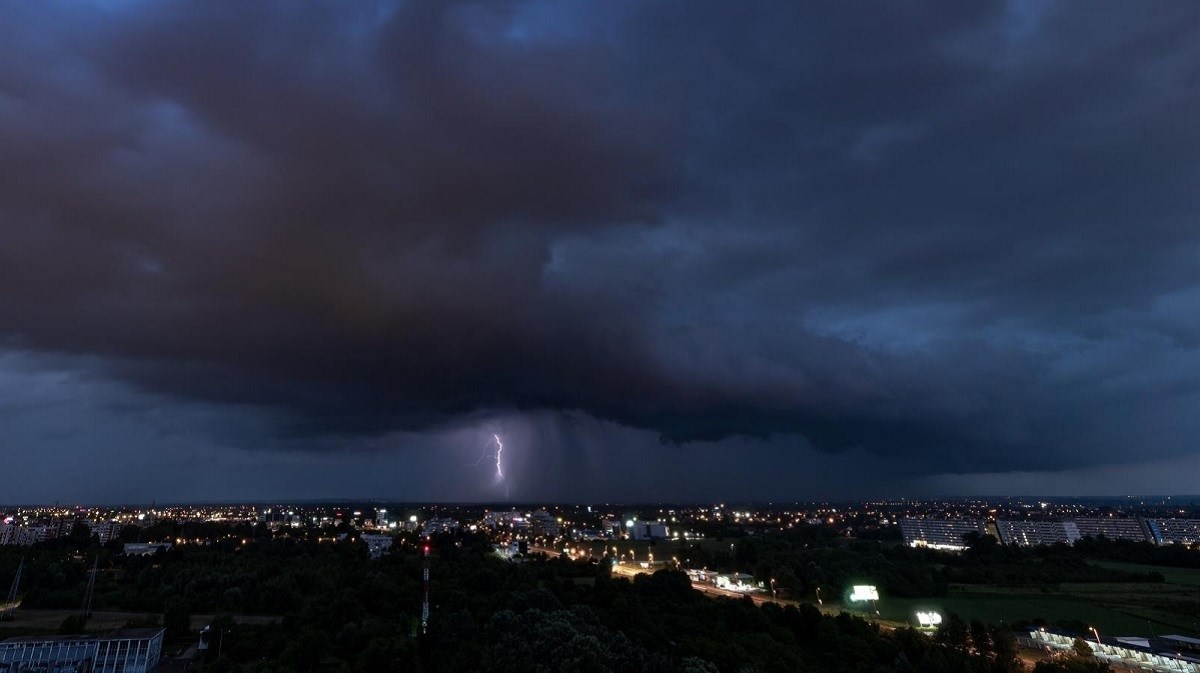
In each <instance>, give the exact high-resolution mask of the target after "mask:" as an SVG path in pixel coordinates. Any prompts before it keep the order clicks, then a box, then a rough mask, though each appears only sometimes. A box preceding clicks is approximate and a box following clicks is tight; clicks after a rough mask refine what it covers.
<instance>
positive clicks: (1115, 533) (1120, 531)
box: [1075, 517, 1152, 542]
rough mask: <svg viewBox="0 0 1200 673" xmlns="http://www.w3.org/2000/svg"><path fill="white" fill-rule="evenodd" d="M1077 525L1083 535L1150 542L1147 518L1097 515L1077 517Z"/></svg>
mask: <svg viewBox="0 0 1200 673" xmlns="http://www.w3.org/2000/svg"><path fill="white" fill-rule="evenodd" d="M1075 527H1076V528H1078V529H1079V535H1080V536H1081V537H1105V538H1108V539H1109V540H1130V541H1132V542H1150V541H1151V540H1152V538H1151V537H1150V529H1149V528H1147V527H1146V521H1145V519H1126V518H1117V517H1095V518H1083V519H1075Z"/></svg>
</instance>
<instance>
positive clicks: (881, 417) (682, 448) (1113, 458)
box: [0, 0, 1200, 503]
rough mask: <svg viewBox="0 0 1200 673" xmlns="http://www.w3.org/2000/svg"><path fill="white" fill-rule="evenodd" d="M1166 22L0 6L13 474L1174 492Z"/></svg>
mask: <svg viewBox="0 0 1200 673" xmlns="http://www.w3.org/2000/svg"><path fill="white" fill-rule="evenodd" d="M1198 20H1200V7H1197V6H1195V5H1189V4H1185V3H1170V4H1166V5H1162V6H1160V7H1157V8H1156V11H1155V12H1153V13H1149V12H1146V11H1145V10H1144V8H1143V7H1141V6H1137V5H1127V4H1120V3H1111V4H1101V5H1095V6H1093V5H1089V6H1083V5H1077V4H1069V3H1062V4H1052V3H1044V4H1042V3H1009V4H994V5H983V6H970V5H962V4H954V3H948V4H945V5H926V6H888V5H870V6H869V7H868V6H867V5H857V4H853V3H851V4H846V5H839V6H836V7H828V6H825V7H819V8H817V7H811V8H805V7H793V6H787V5H784V4H780V3H769V2H765V3H753V2H752V3H737V4H729V3H716V2H713V3H709V2H693V3H686V4H673V3H660V4H651V5H647V4H644V3H624V2H612V3H601V4H587V3H578V4H576V3H548V2H495V3H388V2H381V3H361V4H354V5H344V4H335V3H328V4H326V3H311V4H304V5H294V4H288V3H279V4H269V3H261V4H254V5H251V6H239V7H233V6H222V5H216V4H207V5H206V4H188V3H176V2H161V3H142V2H105V1H101V0H97V1H95V2H89V3H81V4H77V5H68V4H56V3H43V4H36V5H35V4H19V3H12V4H7V5H4V6H0V170H2V172H3V174H4V175H5V179H4V180H3V181H0V462H2V463H3V465H4V468H5V469H4V472H5V474H6V475H8V476H6V477H5V480H4V496H5V498H6V499H10V500H11V501H12V502H13V503H46V502H54V501H61V502H86V503H121V502H150V501H154V500H157V501H159V502H168V501H171V502H186V501H201V502H223V501H234V500H237V501H247V502H250V501H253V502H262V501H264V500H286V499H297V500H304V499H332V498H347V497H349V498H380V499H397V500H404V501H434V500H442V501H447V502H502V501H506V500H508V501H513V502H531V501H551V502H588V501H591V502H603V501H612V502H617V501H625V502H646V501H652V502H657V501H661V502H670V501H687V502H700V501H715V500H727V501H754V502H767V501H776V502H782V501H809V500H814V499H846V500H850V499H858V498H863V497H869V496H880V497H884V496H887V497H927V496H938V495H950V496H960V495H961V496H972V495H980V496H983V495H1004V494H1016V493H1027V494H1033V495H1037V494H1044V495H1123V494H1162V493H1185V494H1186V493H1189V492H1190V491H1194V490H1195V487H1194V482H1195V479H1194V475H1196V474H1200V449H1198V448H1197V444H1196V439H1197V438H1198V437H1200V414H1196V413H1195V411H1196V409H1197V408H1198V407H1197V405H1198V404H1200V349H1197V347H1196V346H1197V343H1200V322H1198V316H1200V259H1198V258H1197V255H1200V228H1197V227H1196V226H1195V213H1196V212H1197V206H1200V191H1197V190H1196V189H1195V185H1196V184H1197V179H1198V178H1200V127H1197V125H1196V124H1195V123H1194V121H1192V120H1194V119H1196V118H1200V99H1198V98H1197V96H1196V82H1197V81H1200V43H1198V42H1197V41H1196V40H1195V39H1193V33H1194V30H1192V28H1193V27H1194V26H1195V25H1197V21H1198Z"/></svg>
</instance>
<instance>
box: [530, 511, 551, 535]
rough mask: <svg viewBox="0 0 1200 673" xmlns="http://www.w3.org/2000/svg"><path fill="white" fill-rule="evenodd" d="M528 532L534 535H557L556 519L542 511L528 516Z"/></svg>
mask: <svg viewBox="0 0 1200 673" xmlns="http://www.w3.org/2000/svg"><path fill="white" fill-rule="evenodd" d="M529 528H530V532H532V533H533V534H534V535H547V536H553V535H558V519H556V518H554V515H553V514H551V513H550V512H547V511H546V510H544V509H539V510H538V511H536V512H534V513H533V514H530V515H529Z"/></svg>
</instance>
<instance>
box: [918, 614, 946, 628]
mask: <svg viewBox="0 0 1200 673" xmlns="http://www.w3.org/2000/svg"><path fill="white" fill-rule="evenodd" d="M917 623H918V624H920V625H921V627H922V628H927V629H928V628H933V627H935V626H938V625H940V624H941V623H942V615H940V614H939V613H937V612H918V613H917Z"/></svg>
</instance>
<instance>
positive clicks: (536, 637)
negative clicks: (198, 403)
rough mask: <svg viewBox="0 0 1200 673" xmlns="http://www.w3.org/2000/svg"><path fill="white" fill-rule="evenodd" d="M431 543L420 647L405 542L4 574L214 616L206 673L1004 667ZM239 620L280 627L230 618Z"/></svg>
mask: <svg viewBox="0 0 1200 673" xmlns="http://www.w3.org/2000/svg"><path fill="white" fill-rule="evenodd" d="M75 543H78V544H85V541H84V539H83V538H82V537H81V538H80V539H79V540H76V541H75ZM434 547H435V550H436V551H435V554H434V559H433V578H434V581H433V591H432V597H433V601H432V603H433V611H432V619H431V621H430V624H429V632H428V634H427V635H424V636H422V635H421V634H420V628H419V615H420V599H421V582H420V577H421V558H420V556H419V554H418V553H417V546H416V545H415V544H408V545H400V546H399V547H398V548H397V549H396V550H395V551H394V552H393V553H389V554H386V555H385V556H384V557H383V558H381V559H378V560H370V559H369V558H368V557H367V554H366V550H365V548H364V546H363V545H360V544H353V543H345V542H343V543H330V542H315V541H309V540H296V539H283V540H268V539H259V540H257V541H256V540H251V539H246V540H245V541H243V540H242V539H232V538H228V539H226V538H224V537H222V538H220V539H215V540H214V541H213V542H212V544H210V545H207V546H205V545H185V546H181V547H177V548H174V549H172V550H170V551H168V552H165V553H160V554H158V555H154V556H145V557H140V556H121V555H117V554H114V553H113V551H114V550H112V549H104V548H100V547H97V546H90V547H87V548H85V549H82V550H80V549H75V548H73V547H72V544H70V543H65V542H63V541H58V543H55V544H47V545H40V546H38V547H37V548H34V549H23V550H19V549H15V548H6V549H4V550H3V553H2V554H0V572H3V573H6V574H7V573H8V572H11V571H12V570H15V567H16V563H17V562H18V560H19V558H20V555H21V553H24V554H25V555H26V559H27V560H26V574H25V578H26V582H24V583H23V586H24V587H25V590H24V591H23V593H24V598H25V600H26V605H27V606H31V607H35V606H52V607H66V608H77V607H78V605H79V600H80V597H81V595H82V592H83V586H84V584H85V582H86V571H87V569H88V568H90V565H91V561H92V559H93V558H94V557H95V555H97V554H98V555H99V557H100V568H101V574H100V577H99V578H98V581H97V591H96V599H95V608H96V609H125V610H139V611H146V612H152V613H161V614H162V618H161V622H160V623H162V624H163V625H164V626H166V627H167V629H168V636H169V642H168V649H169V650H177V649H180V648H182V647H184V646H186V645H187V644H188V643H190V642H194V640H195V638H196V634H195V633H193V632H190V631H189V627H188V620H189V615H190V614H198V613H215V614H217V615H218V617H217V618H216V619H215V620H214V622H213V624H212V626H213V629H214V633H216V634H218V636H217V637H218V638H219V645H218V646H217V647H216V648H215V649H216V652H214V653H213V654H212V655H211V656H212V660H211V661H210V662H209V666H208V669H207V670H211V671H214V672H217V673H220V672H222V671H254V672H259V673H274V672H280V671H339V672H340V671H345V672H350V671H378V670H415V671H428V672H431V673H432V672H439V673H440V672H457V671H514V672H516V671H521V672H523V673H528V672H534V673H537V672H542V671H545V672H550V671H584V672H588V671H593V672H596V673H604V672H607V671H614V672H615V671H631V672H642V671H645V672H662V673H675V672H680V673H682V672H688V673H715V672H718V671H721V672H728V673H743V672H749V671H759V672H762V673H767V672H771V671H781V672H782V671H848V672H855V671H871V672H876V671H879V672H882V671H928V672H931V673H933V672H941V671H946V672H950V671H963V672H979V673H986V672H992V671H1012V670H1015V668H1014V664H1013V660H1012V657H1013V653H1014V651H1015V650H1014V649H1013V648H1014V646H1015V645H1014V643H1013V641H1012V636H1011V633H1010V632H1009V630H1008V629H1006V628H1003V627H999V626H984V625H981V624H972V625H969V626H968V625H961V628H959V627H958V626H957V625H959V624H960V622H958V621H953V620H952V621H951V624H950V628H947V629H944V631H943V635H942V636H939V637H938V638H936V639H934V638H930V637H929V636H926V635H923V634H919V633H917V632H915V631H911V630H908V629H901V630H898V631H895V632H890V631H888V632H885V631H882V630H881V629H880V628H879V627H876V626H874V625H871V624H869V623H868V622H865V621H863V620H861V619H858V618H856V617H850V616H838V617H831V616H825V615H822V614H821V613H820V612H818V611H817V610H816V608H814V607H812V606H810V605H802V606H799V607H792V606H789V607H786V608H781V607H778V606H773V605H771V606H766V607H756V606H754V605H753V604H752V603H751V602H750V601H749V600H748V599H744V600H734V599H713V598H709V597H706V596H704V595H702V594H700V593H699V592H696V591H694V590H692V589H691V586H690V584H689V582H688V580H687V578H686V576H685V575H683V574H682V573H679V572H672V571H660V572H658V573H656V574H654V575H653V576H651V575H644V576H639V577H638V578H636V580H635V581H629V580H625V579H619V578H612V577H610V576H609V574H608V572H607V569H606V568H605V567H604V566H603V565H600V564H589V563H584V562H569V561H566V560H564V559H554V560H550V559H545V558H540V557H535V558H533V559H530V560H529V561H528V562H526V563H509V562H506V561H503V560H501V559H499V558H498V557H496V556H495V555H494V554H492V553H491V548H490V545H489V544H488V543H487V541H486V540H484V539H483V538H478V537H472V536H460V537H458V538H446V539H438V540H435V541H434ZM239 613H268V614H278V615H282V616H283V618H282V620H281V621H279V622H278V623H275V624H267V625H240V624H237V623H235V619H234V617H235V616H236V615H238V614H239ZM71 626H72V627H73V628H86V624H82V623H78V622H75V623H72V624H71Z"/></svg>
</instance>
